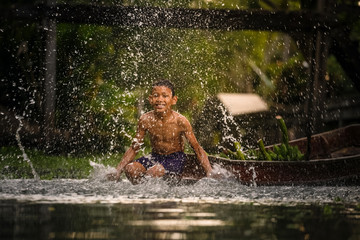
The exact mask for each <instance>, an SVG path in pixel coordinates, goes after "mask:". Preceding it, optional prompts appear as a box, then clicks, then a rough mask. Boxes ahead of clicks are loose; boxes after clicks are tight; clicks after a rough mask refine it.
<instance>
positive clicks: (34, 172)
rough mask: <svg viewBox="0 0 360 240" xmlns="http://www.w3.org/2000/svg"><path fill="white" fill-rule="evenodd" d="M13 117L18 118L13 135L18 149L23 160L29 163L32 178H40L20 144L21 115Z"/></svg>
mask: <svg viewBox="0 0 360 240" xmlns="http://www.w3.org/2000/svg"><path fill="white" fill-rule="evenodd" d="M15 118H16V119H17V120H19V127H18V129H17V130H16V135H15V137H16V141H17V144H18V146H19V148H20V150H21V152H22V155H23V159H24V161H25V162H27V163H28V164H29V165H30V168H31V172H32V174H33V176H34V179H35V180H40V177H39V175H38V174H37V172H36V171H35V168H34V166H33V164H32V162H31V160H30V158H29V157H28V155H27V154H26V152H25V148H24V146H23V145H22V144H21V138H20V130H21V128H22V127H23V123H22V117H20V116H15Z"/></svg>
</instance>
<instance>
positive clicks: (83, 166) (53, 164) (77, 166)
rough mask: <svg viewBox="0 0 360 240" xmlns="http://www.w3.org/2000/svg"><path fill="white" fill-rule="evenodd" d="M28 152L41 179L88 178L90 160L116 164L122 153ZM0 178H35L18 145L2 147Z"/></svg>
mask: <svg viewBox="0 0 360 240" xmlns="http://www.w3.org/2000/svg"><path fill="white" fill-rule="evenodd" d="M26 154H27V155H28V157H29V159H30V160H31V162H32V163H33V166H34V168H35V171H36V172H37V173H38V174H39V176H40V179H53V178H79V179H80V178H87V177H88V175H89V173H90V172H91V170H92V167H91V166H90V161H93V162H97V163H101V164H103V165H108V166H115V165H116V164H117V163H118V162H119V159H121V155H118V154H108V155H89V156H83V157H79V156H53V155H47V154H45V153H43V152H41V151H38V150H27V151H26ZM0 169H1V170H0V179H4V178H5V179H9V178H34V176H33V175H32V172H31V168H30V165H29V164H28V163H27V162H26V161H25V160H24V159H23V156H22V152H21V151H20V149H19V148H16V147H1V148H0Z"/></svg>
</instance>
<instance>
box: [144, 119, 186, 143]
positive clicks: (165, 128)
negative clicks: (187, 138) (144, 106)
mask: <svg viewBox="0 0 360 240" xmlns="http://www.w3.org/2000/svg"><path fill="white" fill-rule="evenodd" d="M147 130H148V133H149V135H150V137H151V138H156V139H158V140H168V139H174V138H177V137H179V136H180V135H181V132H182V130H181V128H180V127H179V126H178V124H176V122H175V121H173V122H165V123H164V122H161V121H154V122H152V123H151V124H150V125H149V127H148V129H147Z"/></svg>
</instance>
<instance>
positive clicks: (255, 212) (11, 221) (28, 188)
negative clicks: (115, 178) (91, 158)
mask: <svg viewBox="0 0 360 240" xmlns="http://www.w3.org/2000/svg"><path fill="white" fill-rule="evenodd" d="M102 174H103V175H102V176H104V172H103V173H102ZM100 175H101V174H100ZM100 175H99V174H96V175H95V176H94V175H93V176H91V177H90V178H89V179H80V180H75V179H57V180H33V179H8V180H6V179H5V180H0V226H1V229H0V239H360V188H359V186H315V187H311V186H244V185H241V184H239V183H238V182H236V181H235V180H232V179H223V180H214V179H206V178H205V179H202V180H200V181H198V182H196V183H194V184H191V185H183V186H176V185H171V184H168V183H167V182H165V181H163V180H160V179H151V180H149V181H147V182H145V183H143V184H140V185H136V186H134V185H132V184H131V183H130V182H129V181H127V180H123V181H121V182H109V181H105V179H104V177H101V176H100Z"/></svg>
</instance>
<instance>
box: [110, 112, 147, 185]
mask: <svg viewBox="0 0 360 240" xmlns="http://www.w3.org/2000/svg"><path fill="white" fill-rule="evenodd" d="M145 132H146V131H145V128H144V122H143V120H142V119H141V118H140V120H139V123H138V128H137V131H136V135H135V138H134V140H133V142H132V144H131V146H130V148H129V149H128V150H127V151H126V152H125V154H124V156H123V157H122V159H121V161H120V162H119V164H118V165H117V167H116V177H115V180H116V181H117V180H119V179H120V176H121V173H122V172H123V171H124V168H125V166H126V165H128V164H129V163H131V162H132V161H133V160H134V158H135V156H136V153H137V152H138V151H139V149H140V147H141V145H142V143H143V141H144V137H145Z"/></svg>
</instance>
